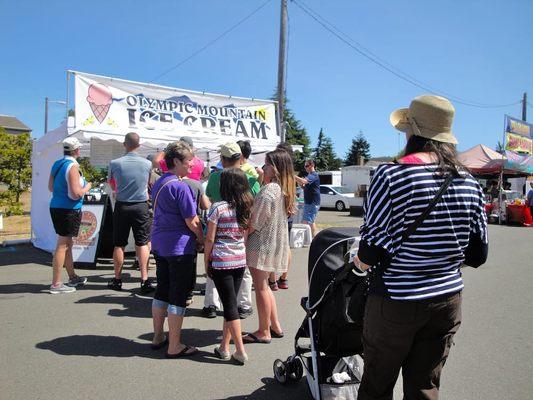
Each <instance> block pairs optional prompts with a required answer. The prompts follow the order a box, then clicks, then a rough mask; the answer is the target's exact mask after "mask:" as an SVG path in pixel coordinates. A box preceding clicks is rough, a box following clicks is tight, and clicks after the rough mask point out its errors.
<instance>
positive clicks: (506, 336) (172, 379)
mask: <svg viewBox="0 0 533 400" xmlns="http://www.w3.org/2000/svg"><path fill="white" fill-rule="evenodd" d="M360 222H361V220H360V219H359V218H353V217H349V216H347V213H339V212H336V211H324V210H321V211H320V214H319V224H320V227H321V228H324V227H326V226H329V225H336V226H339V225H342V226H357V225H359V224H360ZM489 234H490V240H491V247H490V257H489V261H488V263H487V264H486V265H484V266H482V267H480V268H479V269H477V270H475V269H471V268H467V269H465V270H464V280H465V285H466V288H465V291H464V300H463V324H462V326H461V329H460V330H459V333H458V334H457V335H456V339H455V346H454V347H453V348H452V351H451V355H450V357H449V359H448V362H447V364H446V366H445V368H444V372H443V376H442V382H441V384H442V389H441V397H442V398H443V399H450V400H468V399H472V400H477V399H484V400H491V399H494V400H496V399H498V400H500V399H511V400H522V399H523V400H526V399H527V400H530V399H531V398H533V379H532V376H533V333H532V332H533V312H532V311H531V307H532V300H533V283H532V282H533V261H532V260H533V251H532V249H533V229H531V228H530V229H528V228H522V227H507V226H494V225H491V226H490V229H489ZM307 253H308V249H307V248H304V249H294V250H293V266H292V268H291V271H290V274H289V283H290V288H289V289H288V290H279V291H278V292H276V298H277V302H278V308H279V313H280V319H281V323H282V325H283V328H284V330H285V337H284V338H283V339H273V341H272V343H271V344H268V345H265V344H252V345H247V352H248V355H249V357H250V361H249V363H248V364H247V365H246V366H244V367H239V366H235V365H231V364H229V363H228V362H225V361H221V360H218V359H217V358H215V357H214V355H213V349H214V347H215V346H216V345H217V343H218V341H219V339H220V334H221V327H222V318H221V317H218V318H216V319H205V318H202V317H201V315H200V311H201V308H202V306H203V296H202V295H201V294H198V295H197V296H196V297H195V300H194V303H193V305H192V306H191V307H190V309H189V310H188V313H187V317H186V319H185V322H184V329H183V340H184V342H185V343H188V344H191V345H195V346H198V347H199V348H200V350H201V352H200V353H199V354H198V355H196V356H194V357H191V358H190V359H179V360H167V359H165V358H164V350H160V351H155V352H154V351H152V350H150V340H151V332H152V323H151V312H150V306H151V299H150V298H147V297H143V296H140V294H139V291H138V279H139V272H138V271H136V270H133V269H128V268H125V270H124V271H125V279H124V290H123V292H120V293H119V292H113V291H111V290H108V289H107V288H106V282H107V280H108V279H109V278H111V276H112V266H111V264H110V263H109V261H108V260H103V261H102V263H101V264H99V265H98V267H97V269H94V270H78V273H79V274H80V275H86V276H88V278H89V281H88V283H87V285H86V286H85V287H84V288H83V289H80V290H78V291H77V292H76V293H73V294H67V295H50V294H48V292H47V289H48V285H49V282H50V278H51V268H50V262H51V256H50V255H49V254H47V253H44V252H42V251H39V250H36V249H34V248H32V247H30V246H19V247H8V248H0V315H1V316H2V323H1V324H0V357H1V360H2V362H3V366H2V373H1V374H0V388H1V392H0V393H1V394H0V398H1V399H5V400H8V399H43V400H44V399H58V398H74V399H86V398H87V399H89V398H90V399H95V398H101V399H121V398H128V399H158V400H163V399H232V400H237V399H238V400H240V399H307V398H310V397H309V396H308V391H307V384H306V381H305V379H302V380H301V381H300V382H299V383H297V384H294V385H291V386H281V385H279V384H278V383H277V382H275V381H274V379H273V373H272V363H273V361H274V360H275V359H276V358H282V359H285V358H287V357H288V356H289V355H291V354H292V352H293V346H294V343H293V338H294V334H295V332H296V330H297V328H298V327H299V325H300V324H301V322H302V320H303V318H304V312H303V310H302V309H301V308H300V306H299V303H300V298H301V297H302V296H305V295H306V294H307ZM200 261H201V260H200ZM199 271H200V272H203V268H202V267H200V268H199ZM150 274H151V275H152V276H153V275H154V274H155V271H153V270H151V272H150ZM204 284H205V276H203V275H201V276H199V278H198V290H199V291H201V289H202V288H203V287H204ZM199 293H200V292H199ZM256 328H257V319H256V315H253V316H252V317H250V318H248V319H246V320H244V321H243V330H245V331H253V330H255V329H256ZM395 394H396V396H395V398H401V383H399V384H398V385H397V387H396V390H395Z"/></svg>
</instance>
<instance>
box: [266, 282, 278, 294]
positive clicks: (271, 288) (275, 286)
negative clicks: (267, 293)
mask: <svg viewBox="0 0 533 400" xmlns="http://www.w3.org/2000/svg"><path fill="white" fill-rule="evenodd" d="M268 286H270V290H272V291H273V292H275V291H276V290H278V283H277V282H276V281H274V282H271V281H270V279H269V280H268Z"/></svg>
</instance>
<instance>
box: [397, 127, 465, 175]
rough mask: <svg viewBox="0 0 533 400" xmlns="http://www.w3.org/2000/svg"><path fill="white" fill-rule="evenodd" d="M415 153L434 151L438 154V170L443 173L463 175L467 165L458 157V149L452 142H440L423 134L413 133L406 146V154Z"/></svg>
mask: <svg viewBox="0 0 533 400" xmlns="http://www.w3.org/2000/svg"><path fill="white" fill-rule="evenodd" d="M413 153H434V154H435V155H436V156H437V160H438V161H437V164H438V168H437V169H438V171H439V173H441V174H444V175H446V174H449V173H452V174H453V175H455V176H459V175H461V172H463V171H465V167H464V166H463V165H462V164H461V163H460V162H459V160H458V159H457V149H456V147H455V145H454V144H452V143H445V142H438V141H436V140H431V139H427V138H425V137H422V136H416V135H412V136H411V137H410V138H409V140H407V144H406V146H405V155H406V156H408V155H409V154H413Z"/></svg>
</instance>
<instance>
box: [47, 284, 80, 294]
mask: <svg viewBox="0 0 533 400" xmlns="http://www.w3.org/2000/svg"><path fill="white" fill-rule="evenodd" d="M75 291H76V288H75V287H72V286H67V285H65V284H63V283H60V284H58V285H50V293H51V294H63V293H72V292H75Z"/></svg>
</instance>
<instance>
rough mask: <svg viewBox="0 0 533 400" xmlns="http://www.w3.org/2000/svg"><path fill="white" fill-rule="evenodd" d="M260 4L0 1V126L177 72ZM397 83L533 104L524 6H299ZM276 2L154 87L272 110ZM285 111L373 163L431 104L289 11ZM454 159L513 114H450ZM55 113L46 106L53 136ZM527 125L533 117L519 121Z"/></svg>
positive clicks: (532, 57)
mask: <svg viewBox="0 0 533 400" xmlns="http://www.w3.org/2000/svg"><path fill="white" fill-rule="evenodd" d="M265 1H266V0H232V1H216V0H206V1H201V0H195V1H193V0H182V1H170V0H167V1H159V0H152V1H149V2H146V1H144V2H141V1H128V2H119V1H100V0H92V1H90V2H72V1H55V0H48V1H46V2H44V1H22V0H21V1H17V2H15V1H7V0H0V24H1V26H2V34H1V35H0V49H2V54H3V57H2V65H1V67H0V69H1V74H0V114H8V115H15V116H17V117H18V118H20V119H21V120H22V121H23V122H25V123H26V124H27V125H29V126H30V127H32V128H33V130H34V131H33V134H34V136H35V137H39V136H41V135H42V132H43V129H44V98H45V97H46V96H48V97H49V98H50V99H53V100H64V99H65V93H66V70H67V69H72V70H78V71H83V72H89V73H94V74H100V75H107V76H113V77H118V78H123V79H128V80H135V81H141V82H148V81H151V80H152V79H153V78H155V77H156V76H158V75H159V74H161V73H162V72H164V71H166V70H168V69H169V68H171V67H172V66H173V65H176V64H178V63H179V62H180V61H182V60H184V59H185V58H187V57H188V56H190V55H191V54H192V53H194V52H195V51H197V50H198V49H200V48H201V47H203V46H204V45H205V44H206V43H208V42H210V41H212V40H213V39H214V38H216V37H217V36H218V35H220V34H221V33H222V32H224V31H226V30H227V29H228V28H230V27H231V26H233V25H234V24H236V23H237V22H239V21H240V20H241V19H243V18H244V17H245V16H246V15H248V14H250V13H251V12H252V11H253V10H254V9H256V8H258V7H259V6H260V5H262V4H263V3H265ZM298 2H299V4H304V5H307V6H309V7H311V8H312V9H313V10H314V11H316V12H317V13H318V14H319V15H320V16H321V17H323V18H325V19H326V20H328V21H329V22H330V23H332V24H333V25H334V26H335V27H336V28H337V29H340V30H341V31H342V32H343V33H345V34H347V35H348V36H349V37H350V38H351V39H353V40H355V41H357V42H358V43H359V44H361V45H363V46H364V47H365V48H367V49H369V50H371V51H372V53H374V54H375V55H377V56H378V57H379V58H380V59H382V60H385V61H386V62H387V63H388V64H390V65H392V66H394V67H395V68H398V69H400V70H401V71H403V72H405V73H407V74H409V75H410V76H412V77H414V78H416V79H417V80H418V81H421V82H424V83H425V84H426V85H427V86H431V87H433V88H438V89H440V90H441V91H442V92H447V93H449V94H452V95H453V96H455V97H458V98H461V99H463V100H466V101H467V102H474V103H483V104H486V105H501V104H510V103H516V102H518V101H519V100H520V99H521V97H522V94H523V92H528V95H529V98H530V100H529V102H530V103H531V104H533V45H532V42H531V40H532V38H533V25H532V24H531V17H532V16H533V1H530V0H506V1H501V0H468V1H459V0H454V1H451V0H441V1H437V2H433V1H422V0H409V1H407V0H398V1H385V0H372V1H371V0H366V1H357V2H356V1H348V0H339V1H318V0H298ZM279 9H280V2H279V0H271V1H270V2H269V3H268V4H267V5H266V6H265V7H263V8H262V9H261V10H260V11H259V12H257V13H256V14H255V15H253V16H252V17H251V18H249V19H248V20H246V21H245V22H244V23H243V24H242V25H240V26H239V27H238V28H236V29H235V30H233V31H232V32H230V33H229V34H227V35H226V36H225V37H224V38H222V39H221V40H219V41H217V42H216V43H214V44H213V45H212V46H210V47H208V48H207V49H206V50H205V51H203V52H201V53H200V54H198V55H197V56H195V57H193V58H192V59H190V60H189V61H187V62H186V63H184V64H183V65H181V66H180V67H179V68H177V69H175V70H173V71H172V72H170V73H168V74H167V75H165V76H163V77H161V78H159V79H158V80H156V81H155V83H160V84H163V85H168V86H174V87H179V88H184V89H190V90H198V91H206V92H212V93H222V94H228V95H234V96H242V97H253V98H269V97H270V96H271V95H272V94H273V93H274V90H275V88H276V85H277V62H278V37H279ZM289 21H290V23H289V26H290V28H289V29H290V35H289V55H288V75H287V97H288V98H289V107H290V108H291V109H292V110H293V112H294V114H295V115H296V117H297V118H298V119H299V120H300V121H301V123H302V125H303V126H304V127H306V128H307V130H308V133H309V135H310V137H311V139H312V140H313V144H314V143H315V142H316V137H317V136H318V132H319V130H320V128H323V129H324V132H325V133H326V134H327V135H328V136H330V137H331V138H332V140H333V142H334V145H335V149H336V151H337V152H338V154H339V155H340V156H344V155H345V153H346V151H347V149H348V147H349V145H350V143H351V139H352V138H353V137H354V135H356V134H357V133H358V132H359V131H363V133H364V134H365V136H366V137H367V139H368V141H369V142H370V145H371V153H372V155H373V156H381V155H394V154H396V153H397V152H398V148H399V143H400V144H401V145H403V143H404V141H403V138H399V137H398V135H397V134H396V131H395V130H394V129H393V128H392V127H391V126H390V125H389V122H388V120H389V114H390V112H391V111H393V110H394V109H396V108H399V107H406V106H408V104H409V102H410V100H411V99H412V98H413V97H415V96H417V95H420V94H423V93H425V92H427V91H426V90H423V89H421V88H418V87H415V86H413V85H411V84H410V83H408V82H405V81H404V80H401V79H399V78H398V77H396V76H394V75H392V74H391V73H389V72H387V71H385V70H383V69H381V68H380V67H379V66H377V65H376V64H374V63H372V62H370V61H369V60H368V59H366V58H364V57H362V56H361V55H359V54H358V53H356V52H355V51H354V50H353V49H351V48H350V47H348V46H347V45H346V44H345V43H343V42H341V41H340V40H339V39H338V38H336V37H335V36H333V35H332V34H331V33H330V32H328V31H326V30H325V29H324V28H323V27H322V26H320V25H319V24H317V22H316V21H314V20H313V19H311V18H310V17H309V16H308V15H307V14H306V13H304V12H303V11H302V9H301V8H299V7H298V5H297V4H295V3H293V2H291V1H290V0H289ZM454 104H455V106H456V120H455V124H454V131H455V133H456V136H457V137H458V139H459V142H460V143H459V150H466V149H468V148H470V147H472V146H474V145H476V144H478V143H484V144H487V145H489V146H490V147H494V146H495V145H496V143H497V141H498V140H501V137H502V129H503V116H504V114H510V115H512V116H515V117H521V106H520V105H519V104H515V105H512V106H507V107H500V108H479V107H470V106H466V105H462V104H459V103H456V102H454ZM63 116H64V109H63V108H62V107H61V106H58V105H51V106H50V113H49V118H50V122H49V128H50V127H51V128H53V127H55V126H56V125H58V124H59V122H60V121H61V119H62V118H63ZM528 120H530V121H532V120H533V108H532V107H528Z"/></svg>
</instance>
